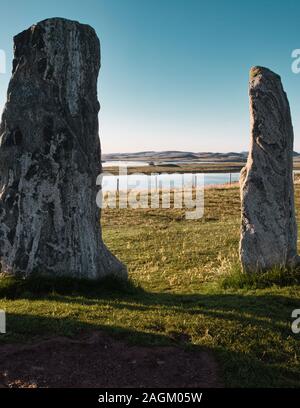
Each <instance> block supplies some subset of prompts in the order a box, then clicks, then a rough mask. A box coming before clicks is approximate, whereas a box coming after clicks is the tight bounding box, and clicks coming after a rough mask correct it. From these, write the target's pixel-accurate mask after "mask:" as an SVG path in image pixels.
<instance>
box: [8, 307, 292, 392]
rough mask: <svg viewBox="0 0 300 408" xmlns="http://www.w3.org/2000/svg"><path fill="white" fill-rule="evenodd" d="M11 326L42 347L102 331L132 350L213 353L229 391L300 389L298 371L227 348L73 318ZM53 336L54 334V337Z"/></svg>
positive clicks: (20, 320) (20, 317) (31, 319)
mask: <svg viewBox="0 0 300 408" xmlns="http://www.w3.org/2000/svg"><path fill="white" fill-rule="evenodd" d="M8 322H9V325H10V326H11V327H13V329H14V330H16V331H17V332H18V334H19V335H20V340H22V342H23V341H24V337H23V336H22V335H25V336H26V337H27V336H28V339H29V338H30V339H31V343H32V340H33V343H37V344H38V343H39V342H40V341H41V340H43V339H50V340H51V339H53V338H54V339H55V337H56V336H62V335H63V336H67V337H71V338H72V339H74V338H75V339H77V338H80V337H81V336H82V335H83V336H85V335H88V334H89V333H92V332H95V331H102V332H104V333H106V334H107V335H110V336H113V339H114V340H119V341H123V342H125V343H127V345H128V347H129V348H130V347H131V346H143V347H156V346H159V347H162V346H166V347H170V346H173V347H174V346H176V347H181V348H182V347H183V348H185V349H186V350H189V351H190V352H195V353H197V352H203V351H208V352H212V353H213V355H214V356H215V357H216V358H217V361H219V363H220V368H219V370H218V372H217V374H216V375H217V377H219V381H220V383H223V384H224V386H227V387H299V384H300V372H299V370H297V369H295V368H292V367H282V366H280V365H276V364H272V365H269V364H266V362H264V361H261V360H259V359H257V358H253V356H251V355H246V354H245V353H241V352H237V351H229V350H228V349H226V347H222V346H216V347H203V346H200V345H196V344H189V345H187V344H178V342H177V341H176V340H174V338H172V337H170V336H168V335H167V334H154V333H147V332H144V331H139V330H133V329H126V328H123V327H118V326H106V325H101V324H93V323H85V322H80V321H77V320H75V319H71V318H56V317H49V316H36V315H24V314H17V313H12V314H9V316H8ZM37 333H38V335H37ZM49 333H51V337H50V336H49ZM7 336H8V337H7V339H6V341H5V343H7V340H9V336H10V333H8V334H7ZM0 339H1V337H0ZM13 339H14V343H16V340H18V338H17V337H15V335H14V336H13ZM108 341H109V338H108ZM0 344H1V342H0ZM187 346H188V347H187ZM50 351H51V350H50ZM166 353H169V349H166ZM50 354H51V353H50ZM16 356H17V355H16ZM16 358H17V357H16ZM174 358H176V355H174ZM0 363H1V355H0Z"/></svg>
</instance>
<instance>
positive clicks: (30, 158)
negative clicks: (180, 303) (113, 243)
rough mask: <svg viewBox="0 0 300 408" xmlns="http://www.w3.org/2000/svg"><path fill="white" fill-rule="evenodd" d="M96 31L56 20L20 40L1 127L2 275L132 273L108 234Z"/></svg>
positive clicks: (0, 237) (88, 276) (0, 222)
mask: <svg viewBox="0 0 300 408" xmlns="http://www.w3.org/2000/svg"><path fill="white" fill-rule="evenodd" d="M99 69H100V44H99V40H98V38H97V35H96V33H95V31H94V30H93V29H92V28H91V27H89V26H87V25H82V24H79V23H78V22H75V21H69V20H65V19H61V18H53V19H48V20H45V21H42V22H40V23H38V24H36V25H33V26H32V27H30V28H29V29H28V30H26V31H24V32H22V33H21V34H19V35H17V36H16V37H15V38H14V60H13V73H12V78H11V81H10V84H9V87H8V94H7V103H6V106H5V109H4V112H3V116H2V122H1V125H0V138H1V139H0V191H1V195H0V262H1V268H2V272H3V273H9V274H16V275H22V276H28V275H31V274H33V273H38V274H47V275H52V276H72V277H76V278H90V279H97V278H102V277H104V276H106V275H115V276H118V277H126V275H127V272H126V268H125V267H124V266H123V265H122V264H121V263H120V262H119V261H118V260H117V259H116V258H115V257H114V256H113V255H112V254H111V253H110V252H109V251H108V249H107V248H106V246H105V245H104V243H103V242H102V237H101V227H100V214H99V209H98V208H97V205H96V195H97V190H98V188H97V186H96V177H97V175H98V174H99V173H100V170H101V164H100V163H101V161H100V158H101V157H100V156H101V152H100V141H99V137H98V112H99V108H100V106H99V102H98V99H97V78H98V73H99Z"/></svg>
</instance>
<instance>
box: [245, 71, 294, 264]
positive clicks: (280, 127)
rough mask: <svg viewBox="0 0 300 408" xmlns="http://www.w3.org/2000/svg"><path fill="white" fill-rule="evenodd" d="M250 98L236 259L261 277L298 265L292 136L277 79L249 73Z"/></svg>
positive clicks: (259, 72)
mask: <svg viewBox="0 0 300 408" xmlns="http://www.w3.org/2000/svg"><path fill="white" fill-rule="evenodd" d="M249 95H250V116H251V145H250V151H249V156H248V161H247V164H246V167H244V168H243V169H242V172H241V180H240V187H241V201H242V226H241V241H240V259H241V263H242V266H243V268H244V270H245V271H247V272H259V271H263V270H266V269H268V268H272V267H274V266H293V265H295V264H296V262H297V261H298V257H297V226H296V220H295V209H294V187H293V139H294V136H293V127H292V121H291V114H290V108H289V103H288V99H287V96H286V93H285V92H284V90H283V87H282V84H281V79H280V77H279V76H278V75H277V74H275V73H273V72H272V71H270V70H269V69H267V68H262V67H254V68H252V69H251V71H250V83H249Z"/></svg>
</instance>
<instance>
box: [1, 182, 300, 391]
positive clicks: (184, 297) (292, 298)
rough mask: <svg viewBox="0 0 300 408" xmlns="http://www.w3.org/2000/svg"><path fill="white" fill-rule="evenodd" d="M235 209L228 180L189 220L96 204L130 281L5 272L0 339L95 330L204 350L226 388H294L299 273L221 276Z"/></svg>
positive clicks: (234, 247)
mask: <svg viewBox="0 0 300 408" xmlns="http://www.w3.org/2000/svg"><path fill="white" fill-rule="evenodd" d="M296 204H297V208H298V209H299V208H300V188H299V187H298V185H297V186H296ZM239 208H240V200H239V191H238V188H237V187H231V188H216V189H207V190H206V192H205V215H204V218H202V219H200V220H197V221H194V220H186V219H185V216H184V210H180V209H164V210H155V209H136V210H132V209H123V210H117V209H107V210H104V211H103V214H102V225H103V236H104V240H105V242H106V244H107V245H108V247H109V248H110V249H111V250H112V251H113V252H114V253H115V254H116V255H117V256H118V257H119V258H120V259H122V260H123V262H124V263H126V264H127V266H128V270H129V275H130V279H131V282H130V284H123V285H121V287H119V288H117V289H116V288H114V285H112V284H111V283H110V282H107V283H106V285H105V287H101V286H99V285H98V286H97V285H95V284H93V285H90V284H89V283H87V282H85V283H82V285H78V283H77V284H76V283H70V282H68V281H66V282H65V283H64V284H62V283H55V282H53V283H51V282H50V283H49V284H48V286H47V284H45V283H42V284H39V283H37V287H36V288H33V285H32V284H30V283H29V284H27V283H26V282H23V283H22V284H21V285H20V283H19V282H16V281H15V280H12V279H4V280H2V281H1V282H0V308H4V309H6V311H7V312H8V333H7V334H6V335H1V336H0V341H1V342H11V341H19V342H20V341H28V340H31V339H32V338H33V337H36V336H49V335H56V334H64V335H68V336H73V335H75V334H76V332H77V331H78V330H82V329H87V328H90V329H94V328H101V329H105V330H108V331H110V332H113V333H115V334H116V335H118V336H120V335H121V336H124V337H125V338H126V339H127V340H128V341H129V342H134V343H139V344H173V345H174V344H178V345H180V346H182V347H188V348H191V349H195V350H196V349H198V348H207V349H209V350H211V351H212V352H213V353H214V354H215V356H216V358H217V360H218V361H219V363H220V367H221V371H222V372H221V374H222V376H223V379H224V383H225V384H226V385H227V386H237V387H258V386H269V387H275V386H285V387H288V386H290V387H296V386H297V387H298V386H300V347H299V345H300V335H298V336H297V335H293V334H292V332H291V313H292V310H293V309H296V308H300V285H298V284H297V282H299V280H298V279H297V278H295V282H294V284H293V285H292V284H289V282H293V281H292V279H293V276H294V275H291V279H290V280H287V281H286V282H285V280H284V278H283V277H282V276H281V275H280V276H279V275H278V274H275V275H274V279H271V278H266V279H264V281H263V280H261V281H259V280H257V281H253V282H251V281H246V282H242V281H239V280H238V279H236V280H234V279H231V280H230V278H228V277H230V276H231V274H232V273H233V272H234V271H237V270H238V266H237V265H238V240H239V221H240V213H239V211H240V209H239ZM235 273H236V272H235ZM295 276H296V275H295ZM274 282H275V283H274ZM226 283H227V284H226ZM276 283H277V284H276ZM284 283H285V284H284ZM39 285H40V286H39ZM43 285H44V286H43ZM45 293H46V294H45Z"/></svg>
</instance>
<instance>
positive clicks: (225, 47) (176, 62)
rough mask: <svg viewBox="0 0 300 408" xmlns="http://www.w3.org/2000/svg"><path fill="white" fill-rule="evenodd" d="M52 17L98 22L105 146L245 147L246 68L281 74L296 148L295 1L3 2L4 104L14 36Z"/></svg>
mask: <svg viewBox="0 0 300 408" xmlns="http://www.w3.org/2000/svg"><path fill="white" fill-rule="evenodd" d="M48 17H65V18H70V19H75V20H78V21H80V22H83V23H88V24H90V25H91V26H93V27H94V28H95V29H96V31H97V33H98V36H99V38H100V41H101V48H102V68H101V71H100V77H99V99H100V103H101V112H100V138H101V142H102V149H103V152H104V153H109V152H121V151H122V152H129V151H141V150H186V151H223V152H226V151H242V150H247V149H248V143H249V113H248V93H247V84H248V72H249V69H250V67H251V66H253V65H263V66H266V67H268V68H270V69H272V70H274V71H276V72H277V73H279V74H280V75H281V77H282V81H283V84H284V87H285V89H286V91H287V93H288V97H289V100H290V105H291V110H292V114H293V123H294V130H295V149H296V150H298V151H300V74H298V75H296V74H294V73H293V72H292V70H291V63H292V58H291V52H292V50H293V49H295V48H300V34H299V33H300V2H299V1H298V0H285V1H282V0H280V1H279V0H251V1H249V2H247V1H242V0H240V1H238V0H226V1H225V0H210V1H208V0H207V1H204V0H84V1H83V0H51V1H40V0H39V1H37V0H26V1H24V0H14V1H11V2H8V1H7V2H2V3H1V15H0V49H3V50H5V51H6V53H7V59H8V73H7V74H5V75H4V74H0V109H1V110H2V108H3V105H4V103H5V98H6V89H7V84H8V81H9V77H10V70H11V59H12V37H13V36H14V35H15V34H17V33H18V32H20V31H22V30H24V29H26V28H28V27H29V26H30V25H32V24H33V23H36V22H38V21H40V20H43V19H45V18H48Z"/></svg>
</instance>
